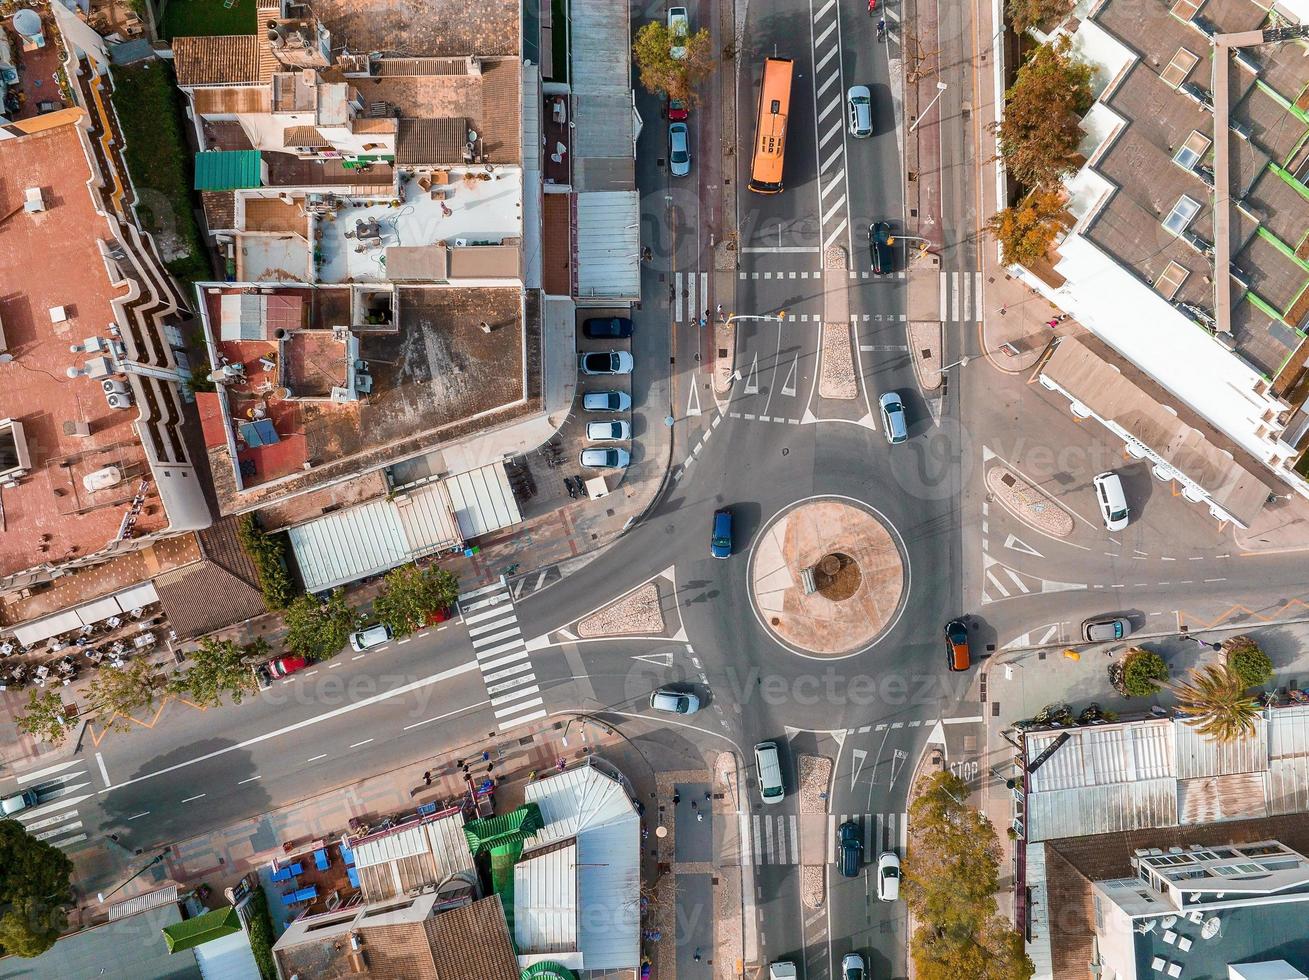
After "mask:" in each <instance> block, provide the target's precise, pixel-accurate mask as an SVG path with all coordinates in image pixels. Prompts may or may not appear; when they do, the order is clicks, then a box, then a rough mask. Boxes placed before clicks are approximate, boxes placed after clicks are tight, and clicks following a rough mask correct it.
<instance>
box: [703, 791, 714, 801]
mask: <svg viewBox="0 0 1309 980" xmlns="http://www.w3.org/2000/svg"><path fill="white" fill-rule="evenodd" d="M704 798H705V799H706V800H712V799H713V796H712V795H711V794H710V792H709V790H705V791H704Z"/></svg>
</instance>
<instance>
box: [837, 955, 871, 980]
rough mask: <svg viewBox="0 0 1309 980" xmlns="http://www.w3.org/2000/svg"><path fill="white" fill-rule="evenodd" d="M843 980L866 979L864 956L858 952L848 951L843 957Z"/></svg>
mask: <svg viewBox="0 0 1309 980" xmlns="http://www.w3.org/2000/svg"><path fill="white" fill-rule="evenodd" d="M841 980H865V974H864V958H863V957H862V956H860V955H859V954H858V953H846V954H845V956H844V957H842V959H841Z"/></svg>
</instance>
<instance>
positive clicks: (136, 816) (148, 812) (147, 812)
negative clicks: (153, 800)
mask: <svg viewBox="0 0 1309 980" xmlns="http://www.w3.org/2000/svg"><path fill="white" fill-rule="evenodd" d="M149 815H150V811H149V810H142V811H141V812H140V813H134V814H132V815H131V816H130V817H128V818H127V819H128V820H135V819H137V818H138V817H148V816H149Z"/></svg>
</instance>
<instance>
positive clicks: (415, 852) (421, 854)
mask: <svg viewBox="0 0 1309 980" xmlns="http://www.w3.org/2000/svg"><path fill="white" fill-rule="evenodd" d="M354 857H355V867H357V868H358V869H359V873H360V884H361V886H362V887H363V891H364V894H365V895H366V896H367V897H368V900H369V901H370V902H378V901H382V900H384V899H387V898H390V897H392V896H393V895H402V894H406V893H408V892H409V891H410V890H411V889H413V888H417V887H421V886H423V885H435V884H438V883H440V882H442V881H444V880H445V879H447V878H449V877H450V876H452V875H457V874H460V873H473V872H474V864H473V855H472V852H470V851H469V850H468V842H467V841H466V840H465V839H464V815H463V814H462V813H452V814H450V815H448V816H444V817H440V818H438V819H435V820H424V821H423V822H421V823H414V824H412V825H409V826H404V827H399V828H396V829H395V830H392V831H389V832H387V833H384V834H377V835H375V836H372V837H370V838H368V839H367V840H363V841H359V842H357V843H356V844H355V845H354Z"/></svg>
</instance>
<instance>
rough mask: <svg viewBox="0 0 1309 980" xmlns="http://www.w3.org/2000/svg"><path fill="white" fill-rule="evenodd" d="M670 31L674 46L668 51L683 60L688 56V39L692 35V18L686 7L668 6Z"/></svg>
mask: <svg viewBox="0 0 1309 980" xmlns="http://www.w3.org/2000/svg"><path fill="white" fill-rule="evenodd" d="M668 33H669V34H671V35H673V46H672V47H671V48H669V49H668V53H669V54H670V55H672V56H673V57H674V58H676V59H677V60H678V61H681V60H682V59H683V58H685V57H686V39H687V38H688V37H690V36H691V18H690V17H689V16H687V13H686V8H685V7H669V8H668Z"/></svg>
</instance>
